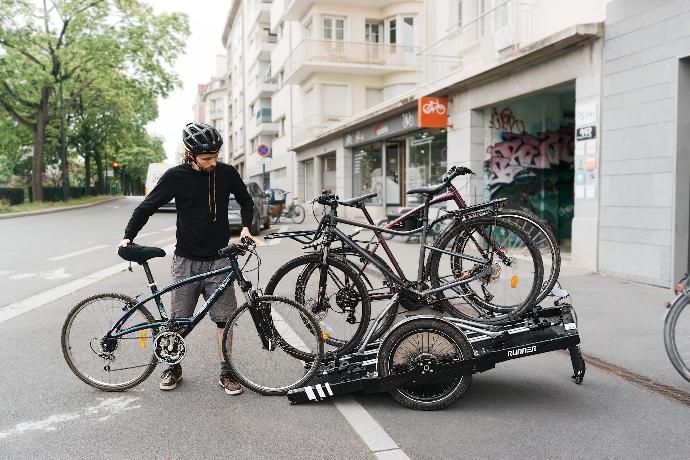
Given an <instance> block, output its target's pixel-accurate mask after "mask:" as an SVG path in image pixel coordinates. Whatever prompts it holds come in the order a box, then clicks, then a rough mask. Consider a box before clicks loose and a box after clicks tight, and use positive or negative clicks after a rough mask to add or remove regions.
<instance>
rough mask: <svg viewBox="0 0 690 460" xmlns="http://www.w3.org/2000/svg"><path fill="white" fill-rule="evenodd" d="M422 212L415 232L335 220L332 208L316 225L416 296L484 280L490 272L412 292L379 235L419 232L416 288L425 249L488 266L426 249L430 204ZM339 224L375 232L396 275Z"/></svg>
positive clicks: (482, 261) (462, 257) (340, 218)
mask: <svg viewBox="0 0 690 460" xmlns="http://www.w3.org/2000/svg"><path fill="white" fill-rule="evenodd" d="M444 195H445V194H444ZM432 201H433V200H432ZM422 208H424V210H423V215H422V226H421V227H420V228H419V229H415V230H411V231H396V230H390V229H382V228H380V227H376V226H375V225H367V224H364V223H360V222H357V221H354V220H349V219H343V218H342V217H338V216H337V215H336V212H335V209H333V208H332V209H331V212H330V213H329V215H328V216H325V217H324V219H322V221H321V223H320V224H319V230H320V229H322V228H323V227H324V226H325V233H326V234H327V235H330V234H335V235H336V237H337V238H338V240H340V241H341V242H342V243H344V244H345V245H346V246H348V247H349V248H351V249H352V250H354V251H355V252H356V253H357V254H359V255H360V256H361V257H364V258H365V259H367V260H368V261H369V262H370V263H372V264H374V265H375V266H376V267H378V268H379V269H380V270H381V271H382V272H383V273H385V274H386V275H387V276H389V277H390V278H391V279H392V280H394V281H395V283H396V284H398V285H400V286H403V287H405V288H407V289H409V291H410V292H412V293H414V294H415V295H418V296H428V295H430V294H435V293H437V292H442V291H445V290H446V289H450V288H453V287H456V286H462V285H464V284H468V283H470V282H472V281H474V280H476V279H478V278H482V277H484V276H486V275H487V274H488V273H489V272H490V269H489V268H485V269H484V270H482V271H481V272H479V273H477V274H476V275H474V276H472V277H470V278H465V279H461V280H457V281H452V282H450V283H446V284H443V285H441V286H439V287H437V288H434V289H426V290H423V291H419V290H417V289H415V288H412V287H411V286H410V284H411V283H410V280H408V279H407V277H406V276H405V274H404V272H403V271H402V269H401V268H400V264H399V263H398V261H397V259H396V258H395V256H394V255H393V252H392V251H391V249H390V248H389V247H388V244H387V243H386V241H385V240H384V239H383V237H381V235H380V232H383V233H392V234H394V235H408V234H413V233H417V232H419V231H421V232H422V235H421V244H420V249H419V265H418V270H417V286H421V285H422V283H423V281H424V260H425V255H426V250H427V249H428V250H431V251H438V252H442V253H447V254H449V255H451V256H454V257H458V258H460V259H465V260H470V261H473V262H477V263H481V264H487V263H490V262H491V261H490V260H488V259H483V258H479V257H473V256H468V255H465V254H461V253H455V252H451V251H446V250H444V249H439V248H435V247H433V246H429V245H428V244H427V242H426V241H427V225H426V224H427V221H428V208H429V200H427V202H426V203H425V204H424V205H422ZM361 209H362V211H363V212H364V214H365V216H366V217H367V220H368V221H369V222H371V223H373V221H372V219H371V216H370V215H369V213H368V212H367V210H366V208H361ZM420 209H421V208H420ZM326 220H328V221H327V223H325V224H324V221H326ZM338 223H343V224H347V225H352V226H355V227H360V228H366V229H370V230H374V231H375V232H376V236H377V238H378V239H379V243H380V244H381V245H382V246H383V248H384V251H385V252H386V254H387V255H388V258H389V259H390V261H391V263H392V264H393V266H394V268H395V270H396V272H397V273H394V272H393V271H391V270H390V268H389V267H388V266H387V265H384V264H381V263H380V262H379V261H377V260H376V259H375V258H373V257H372V256H371V255H370V254H369V252H368V251H366V250H365V249H362V248H361V247H360V246H359V245H358V244H357V243H356V242H354V241H353V240H352V239H351V238H350V237H349V236H348V235H346V234H345V233H344V232H343V231H342V230H340V229H339V228H338V227H337V224H338ZM317 232H318V230H317ZM330 240H331V238H330V236H326V241H330ZM324 251H325V252H327V251H328V246H324ZM324 275H325V273H322V276H324Z"/></svg>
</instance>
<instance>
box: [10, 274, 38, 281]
mask: <svg viewBox="0 0 690 460" xmlns="http://www.w3.org/2000/svg"><path fill="white" fill-rule="evenodd" d="M34 276H36V273H21V274H19V275H14V276H10V279H11V280H23V279H26V278H33V277H34Z"/></svg>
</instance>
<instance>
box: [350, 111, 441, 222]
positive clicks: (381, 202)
mask: <svg viewBox="0 0 690 460" xmlns="http://www.w3.org/2000/svg"><path fill="white" fill-rule="evenodd" d="M444 104H447V103H446V102H445V101H444ZM443 110H446V109H443ZM422 115H423V113H422ZM424 124H425V119H424V116H422V117H421V122H420V116H419V110H418V107H413V108H410V109H408V110H406V111H404V112H402V113H400V114H397V115H394V116H391V117H388V118H385V119H382V120H380V121H375V122H372V123H371V124H370V125H368V126H364V127H362V128H359V129H357V130H355V131H352V132H349V133H346V134H345V136H344V137H343V145H344V147H345V149H347V150H349V153H351V155H349V156H350V157H351V159H352V196H360V195H365V194H368V193H376V194H377V196H376V197H375V198H372V199H370V200H369V201H368V203H369V205H370V209H371V212H372V214H375V215H376V216H377V217H383V216H384V215H385V214H386V213H390V212H396V211H397V210H398V209H400V208H402V207H409V206H414V205H416V204H418V203H419V197H418V196H417V195H407V194H406V191H407V190H408V189H410V188H413V187H422V186H426V185H432V184H435V183H438V182H439V181H440V179H441V176H443V174H444V173H445V172H446V170H447V143H446V138H447V133H446V128H445V125H446V124H447V121H444V122H443V123H442V125H443V127H425V126H424Z"/></svg>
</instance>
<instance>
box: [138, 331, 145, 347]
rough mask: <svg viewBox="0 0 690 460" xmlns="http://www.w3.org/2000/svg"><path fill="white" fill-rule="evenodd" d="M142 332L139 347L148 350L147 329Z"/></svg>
mask: <svg viewBox="0 0 690 460" xmlns="http://www.w3.org/2000/svg"><path fill="white" fill-rule="evenodd" d="M140 332H141V337H140V338H139V346H140V347H141V348H146V329H142V330H141V331H140Z"/></svg>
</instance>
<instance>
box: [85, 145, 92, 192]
mask: <svg viewBox="0 0 690 460" xmlns="http://www.w3.org/2000/svg"><path fill="white" fill-rule="evenodd" d="M84 184H85V187H86V190H85V193H84V196H89V195H91V153H90V152H89V151H88V149H87V150H86V151H85V152H84Z"/></svg>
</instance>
